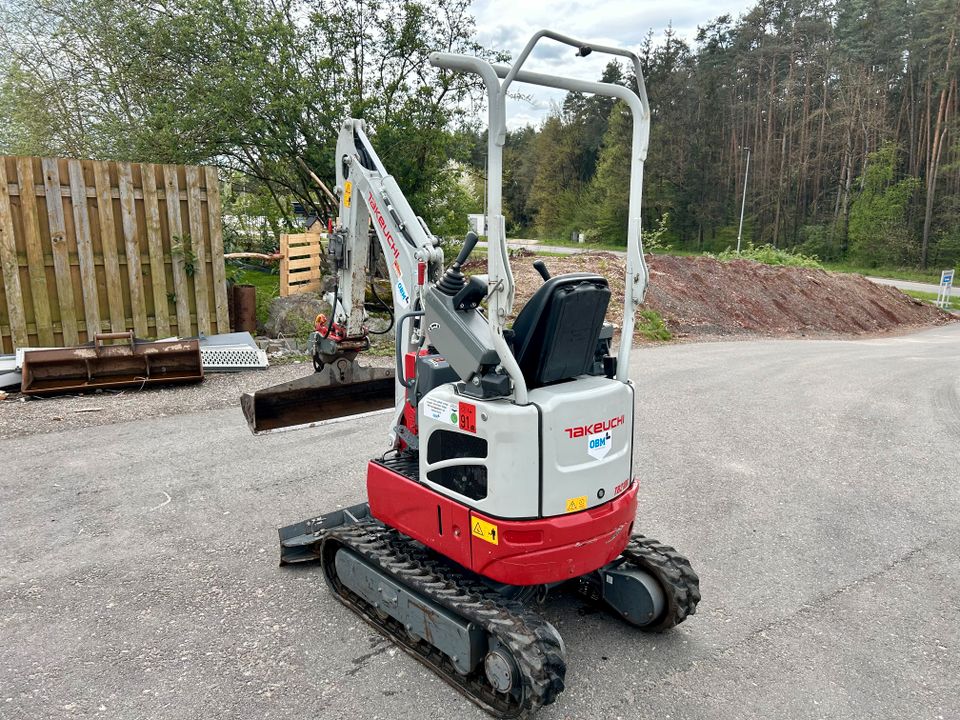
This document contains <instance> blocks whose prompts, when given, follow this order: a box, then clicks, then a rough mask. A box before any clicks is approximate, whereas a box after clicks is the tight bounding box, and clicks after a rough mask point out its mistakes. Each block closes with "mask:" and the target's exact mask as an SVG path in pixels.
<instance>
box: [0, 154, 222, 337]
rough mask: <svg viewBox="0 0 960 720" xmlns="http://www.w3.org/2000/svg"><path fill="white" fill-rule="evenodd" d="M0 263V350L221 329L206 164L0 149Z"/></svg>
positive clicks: (216, 213) (217, 225)
mask: <svg viewBox="0 0 960 720" xmlns="http://www.w3.org/2000/svg"><path fill="white" fill-rule="evenodd" d="M171 199H175V202H170V200H171ZM0 265H2V269H3V274H2V284H0V350H2V351H3V352H12V350H13V349H14V348H17V347H37V346H60V345H67V346H69V345H77V344H80V343H83V342H88V341H91V340H93V335H94V334H96V332H122V331H126V330H133V331H134V332H135V333H136V334H137V336H138V337H144V338H151V337H152V338H157V337H167V336H170V335H180V336H181V337H186V336H191V335H196V334H197V333H198V332H203V333H205V334H211V333H217V332H229V329H230V327H229V324H230V323H229V319H228V317H227V291H226V276H225V268H224V263H223V235H222V229H221V217H220V190H219V185H218V180H217V171H216V169H215V168H211V167H195V166H182V165H151V164H131V163H115V162H101V161H93V160H67V159H57V158H29V157H2V156H0Z"/></svg>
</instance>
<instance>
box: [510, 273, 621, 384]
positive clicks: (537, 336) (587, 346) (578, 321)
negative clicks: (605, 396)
mask: <svg viewBox="0 0 960 720" xmlns="http://www.w3.org/2000/svg"><path fill="white" fill-rule="evenodd" d="M609 302H610V287H609V285H608V284H607V280H606V278H604V277H602V276H601V275H596V274H594V273H585V272H582V273H567V274H566V275H557V276H555V277H551V278H549V279H548V280H546V281H545V282H544V283H543V285H541V286H540V287H539V288H538V289H537V291H536V292H535V293H534V294H533V297H531V298H530V300H529V301H528V302H527V304H526V305H524V306H523V309H522V310H521V311H520V314H519V315H517V319H516V321H515V322H514V323H513V355H514V357H515V358H516V359H517V363H518V364H519V365H520V369H521V370H522V371H523V377H524V380H526V382H527V387H529V388H531V389H533V388H536V387H541V386H543V385H547V384H548V383H552V382H558V381H560V380H568V379H570V378H574V377H577V376H578V375H584V374H586V373H588V372H589V371H590V369H591V368H592V367H593V364H594V362H595V355H596V351H597V340H598V338H599V336H600V330H601V328H602V327H603V320H604V317H605V316H606V314H607V305H608V304H609Z"/></svg>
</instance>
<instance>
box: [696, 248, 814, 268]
mask: <svg viewBox="0 0 960 720" xmlns="http://www.w3.org/2000/svg"><path fill="white" fill-rule="evenodd" d="M710 257H712V258H716V259H717V260H722V261H724V262H728V261H730V260H740V259H744V260H753V261H755V262H759V263H763V264H764V265H787V266H789V267H808V268H819V269H821V270H822V269H823V265H821V264H820V258H818V257H817V256H816V255H804V254H803V253H801V252H792V251H790V250H782V249H780V248H775V247H774V246H773V245H761V246H760V247H754V246H753V244H748V245H747V246H746V247H745V248H743V249H742V250H741V251H740V253H739V254H737V251H736V250H733V249H730V248H728V249H726V250H724V251H723V252H722V253H720V254H719V255H710Z"/></svg>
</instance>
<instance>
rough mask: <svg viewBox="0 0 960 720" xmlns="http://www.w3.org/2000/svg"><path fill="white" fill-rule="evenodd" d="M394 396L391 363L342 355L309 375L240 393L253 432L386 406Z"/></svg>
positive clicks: (300, 425) (315, 422) (293, 426)
mask: <svg viewBox="0 0 960 720" xmlns="http://www.w3.org/2000/svg"><path fill="white" fill-rule="evenodd" d="M395 402H396V381H395V380H394V372H393V369H392V368H378V367H364V366H362V365H358V364H357V363H356V362H350V361H348V360H345V359H341V360H338V361H337V362H335V363H333V364H332V365H327V366H326V367H324V368H323V370H321V371H320V372H317V373H314V374H313V375H308V376H307V377H303V378H300V379H298V380H291V381H290V382H285V383H281V384H280V385H274V386H272V387H268V388H264V389H263V390H257V392H255V393H253V394H250V393H245V394H244V395H243V396H241V398H240V406H241V408H242V409H243V414H244V416H245V417H246V418H247V424H248V425H249V426H250V430H252V431H253V433H254V435H262V434H264V433H268V432H276V431H279V430H293V429H298V428H304V427H311V426H313V425H318V424H320V423H322V422H327V421H330V420H334V419H338V418H343V417H346V416H350V415H361V414H363V413H368V412H374V411H377V410H384V409H386V408H391V407H393V406H394V403H395Z"/></svg>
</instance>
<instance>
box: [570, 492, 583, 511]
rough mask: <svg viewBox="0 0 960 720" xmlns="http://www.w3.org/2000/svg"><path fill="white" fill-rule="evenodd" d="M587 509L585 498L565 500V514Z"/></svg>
mask: <svg viewBox="0 0 960 720" xmlns="http://www.w3.org/2000/svg"><path fill="white" fill-rule="evenodd" d="M586 509H587V496H586V495H581V496H580V497H575V498H567V506H566V510H567V512H577V511H578V510H586Z"/></svg>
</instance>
